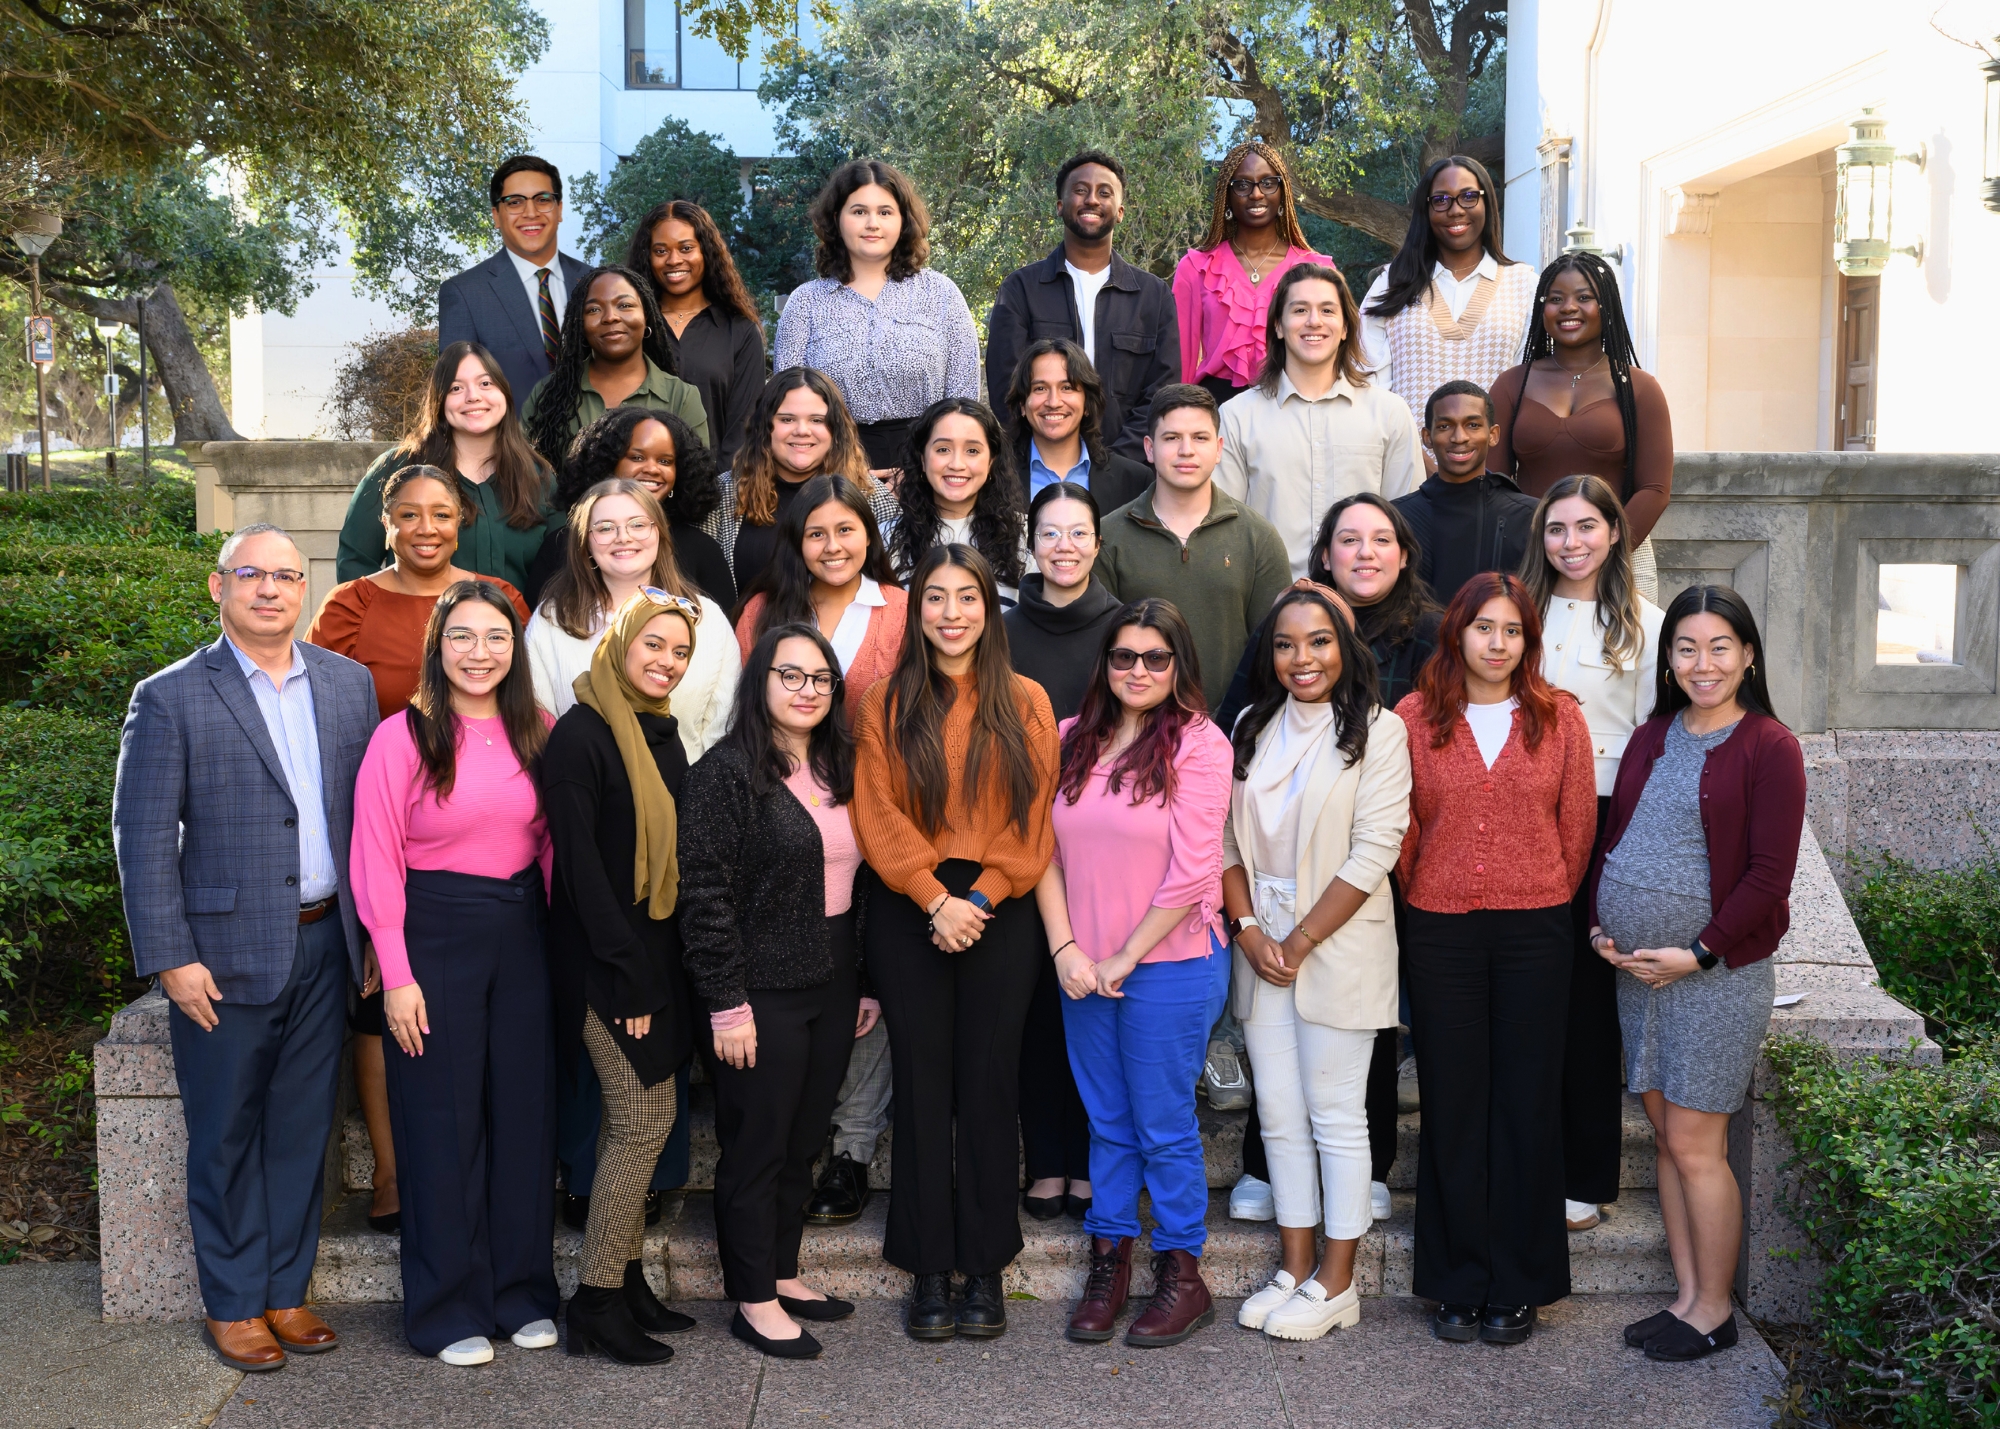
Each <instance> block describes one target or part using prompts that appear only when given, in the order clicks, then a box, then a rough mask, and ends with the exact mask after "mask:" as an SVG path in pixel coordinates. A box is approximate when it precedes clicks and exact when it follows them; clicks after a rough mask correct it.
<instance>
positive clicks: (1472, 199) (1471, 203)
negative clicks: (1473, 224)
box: [1431, 189, 1486, 213]
mask: <svg viewBox="0 0 2000 1429" xmlns="http://www.w3.org/2000/svg"><path fill="white" fill-rule="evenodd" d="M1485 197H1486V190H1485V189H1460V190H1459V191H1458V192H1457V193H1455V194H1432V195H1431V212H1432V213H1443V212H1444V211H1445V210H1446V209H1448V208H1450V207H1451V206H1452V205H1453V204H1457V205H1458V206H1459V207H1460V208H1462V209H1465V210H1466V211H1467V212H1468V213H1469V212H1471V211H1472V210H1473V209H1475V208H1478V207H1479V201H1480V200H1481V199H1483V198H1485Z"/></svg>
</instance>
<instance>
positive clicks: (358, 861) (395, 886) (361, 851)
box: [347, 719, 420, 989]
mask: <svg viewBox="0 0 2000 1429" xmlns="http://www.w3.org/2000/svg"><path fill="white" fill-rule="evenodd" d="M419 770H420V765H419V761H418V759H417V747H416V745H415V743H413V742H412V741H411V739H410V727H409V723H408V721H406V720H402V719H385V720H383V721H382V723H380V724H378V725H376V726H375V733H374V735H373V737H372V738H370V739H369V741H368V753H367V754H365V755H363V756H362V759H361V773H360V775H359V777H358V778H357V779H356V780H355V784H354V842H353V845H352V847H351V849H350V854H349V858H348V869H347V872H348V881H349V882H350V883H351V884H353V886H354V907H355V913H356V915H357V916H358V917H359V918H360V919H361V923H362V926H364V927H365V928H367V929H368V932H369V934H370V936H371V937H373V938H374V940H375V961H376V962H377V963H378V964H379V965H380V966H381V969H382V986H383V988H384V989H388V988H392V987H407V986H408V985H409V984H410V983H412V982H415V981H416V979H415V978H413V977H412V976H410V955H409V952H408V950H407V949H406V947H405V946H404V943H403V913H404V909H405V907H406V902H405V898H404V893H403V882H404V877H405V875H406V873H407V872H408V868H409V865H408V861H407V859H406V857H405V849H406V847H407V845H408V842H409V835H410V805H411V803H412V802H413V800H414V798H415V786H416V783H417V779H418V776H419Z"/></svg>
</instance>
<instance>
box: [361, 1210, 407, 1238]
mask: <svg viewBox="0 0 2000 1429" xmlns="http://www.w3.org/2000/svg"><path fill="white" fill-rule="evenodd" d="M368 1229H369V1230H371V1231H380V1232H382V1234H383V1235H401V1234H402V1233H403V1213H402V1212H401V1211H391V1212H389V1214H388V1215H386V1216H378V1215H374V1214H370V1215H369V1217H368Z"/></svg>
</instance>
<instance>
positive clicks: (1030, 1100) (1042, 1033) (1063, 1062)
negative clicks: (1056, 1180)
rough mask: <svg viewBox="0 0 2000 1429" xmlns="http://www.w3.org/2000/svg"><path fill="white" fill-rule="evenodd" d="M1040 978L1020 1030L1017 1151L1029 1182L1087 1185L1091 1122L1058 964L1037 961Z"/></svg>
mask: <svg viewBox="0 0 2000 1429" xmlns="http://www.w3.org/2000/svg"><path fill="white" fill-rule="evenodd" d="M1035 935H1036V937H1037V938H1038V939H1040V941H1037V943H1036V944H1035V946H1036V948H1038V949H1040V948H1043V947H1046V946H1047V942H1046V939H1045V938H1044V937H1043V936H1042V929H1041V919H1039V918H1037V919H1036V920H1035ZM1036 961H1037V962H1039V963H1040V964H1041V972H1040V975H1039V976H1037V977H1036V979H1035V990H1034V994H1033V996H1032V997H1031V998H1030V1000H1029V1002H1028V1021H1027V1024H1026V1025H1025V1026H1024V1027H1023V1028H1022V1029H1021V1146H1022V1148H1023V1150H1024V1151H1025V1153H1026V1156H1027V1162H1028V1179H1029V1180H1030V1181H1041V1180H1045V1179H1047V1178H1048V1177H1051V1176H1060V1177H1062V1178H1063V1179H1064V1180H1069V1181H1088V1180H1089V1179H1090V1118H1089V1117H1088V1116H1087V1115H1085V1113H1084V1110H1083V1098H1082V1097H1081V1096H1079V1095H1078V1094H1077V1090H1076V1074H1075V1073H1074V1072H1072V1071H1071V1070H1070V1065H1069V1039H1068V1037H1067V1036H1066V1035H1065V1034H1064V1032H1063V1014H1062V996H1063V993H1062V983H1061V981H1060V980H1059V979H1058V978H1057V977H1056V960H1055V959H1054V958H1047V957H1044V958H1038V959H1037V960H1036Z"/></svg>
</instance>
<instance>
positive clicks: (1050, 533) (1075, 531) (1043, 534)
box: [1035, 526, 1097, 547]
mask: <svg viewBox="0 0 2000 1429" xmlns="http://www.w3.org/2000/svg"><path fill="white" fill-rule="evenodd" d="M1065 536H1066V537H1068V538H1069V543H1070V544H1071V545H1072V546H1077V547H1083V546H1094V545H1096V544H1097V533H1096V532H1095V531H1093V530H1091V529H1090V528H1089V527H1088V526H1071V527H1070V528H1069V529H1068V530H1064V529H1063V528H1062V527H1061V526H1037V527H1036V528H1035V544H1036V545H1037V546H1053V545H1056V544H1058V543H1060V542H1061V541H1062V539H1063V538H1064V537H1065Z"/></svg>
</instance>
